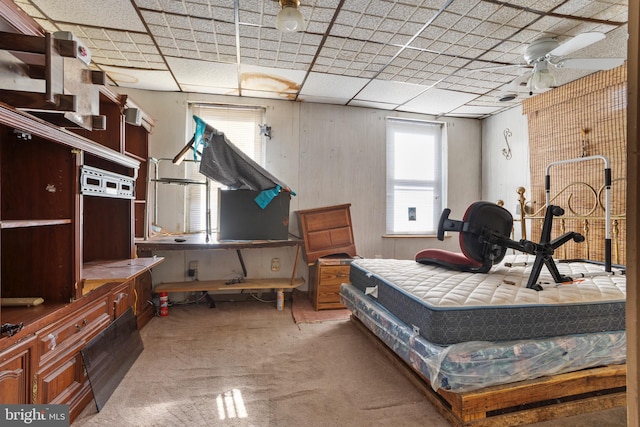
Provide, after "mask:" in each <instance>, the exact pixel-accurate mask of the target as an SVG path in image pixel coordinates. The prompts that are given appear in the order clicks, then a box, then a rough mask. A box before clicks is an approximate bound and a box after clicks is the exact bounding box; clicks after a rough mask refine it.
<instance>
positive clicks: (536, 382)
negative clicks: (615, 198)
mask: <svg viewBox="0 0 640 427" xmlns="http://www.w3.org/2000/svg"><path fill="white" fill-rule="evenodd" d="M519 192H520V190H519ZM594 193H595V194H597V195H598V197H600V194H602V192H600V191H595V192H594ZM520 194H521V197H522V193H520ZM525 205H526V202H523V201H522V199H521V206H522V207H523V208H524V207H525ZM534 216H535V215H534V214H530V217H534ZM568 216H570V215H567V217H568ZM526 219H527V218H526V217H525V213H524V209H523V214H522V217H521V220H522V221H525V220H526ZM580 220H584V221H593V219H588V220H587V219H584V218H581V219H580ZM617 220H620V218H616V221H617ZM564 221H565V218H562V220H561V222H560V227H564ZM607 221H610V219H609V218H607ZM592 223H593V222H592ZM607 228H608V227H607ZM584 229H585V230H588V229H589V227H584ZM524 230H525V227H523V232H524ZM607 232H608V230H607ZM587 237H589V236H587ZM610 243H611V242H608V243H607V244H610ZM618 243H619V242H615V244H616V247H617V245H618ZM594 246H595V245H594V244H593V243H592V244H591V247H592V248H593V247H594ZM607 252H608V253H609V254H610V253H611V251H610V250H608V251H607ZM616 253H617V251H616ZM534 258H535V257H533V256H532V255H531V254H526V253H525V254H523V253H519V252H518V251H510V252H509V253H508V254H507V255H505V256H504V259H501V260H500V262H499V263H496V265H493V266H492V268H491V270H490V271H489V272H487V273H477V272H464V271H455V270H451V269H448V268H445V267H442V266H438V265H424V264H421V263H419V262H416V260H396V259H356V260H354V261H353V262H352V263H351V269H350V283H344V284H342V285H341V290H340V296H341V301H342V302H343V304H344V305H345V306H346V307H347V308H349V309H350V310H351V311H352V313H353V314H352V318H353V319H354V321H355V322H356V323H357V324H358V325H359V327H361V329H363V331H365V332H366V333H368V335H370V337H372V338H373V339H374V340H376V341H377V342H379V344H380V347H381V348H383V350H385V351H386V352H387V353H388V354H389V355H390V357H392V358H396V359H397V361H400V362H401V365H404V367H406V368H408V371H410V373H411V374H412V375H415V376H416V377H417V378H418V379H419V381H422V382H423V384H424V388H425V394H427V395H430V396H431V397H432V399H430V400H431V401H432V402H433V403H435V404H436V405H437V406H440V409H441V413H443V415H445V417H447V418H448V419H449V420H450V421H452V423H453V424H455V425H475V424H477V425H492V423H493V422H495V425H505V424H504V423H507V424H508V425H515V424H521V423H523V422H535V421H541V420H543V419H549V418H553V417H556V416H562V415H569V414H571V413H577V412H583V411H593V410H597V409H602V408H608V407H612V406H620V405H624V404H626V395H625V384H626V383H625V374H626V366H625V363H626V334H625V306H626V276H625V274H624V273H625V270H624V266H622V265H619V264H613V265H612V264H611V261H610V260H608V261H605V262H593V261H590V260H579V259H572V260H564V261H559V260H554V261H553V265H554V266H555V268H556V269H557V271H559V272H560V274H561V275H562V276H563V277H568V278H571V280H567V281H565V282H563V283H558V281H557V280H554V277H553V274H551V271H547V270H542V271H541V272H540V275H539V277H538V281H537V284H538V285H539V287H536V288H535V289H533V288H530V287H528V286H527V281H528V279H529V277H530V273H531V268H532V264H533V263H534ZM549 270H551V269H549ZM434 396H435V397H434ZM510 396H518V398H517V399H518V400H513V399H512V398H511V397H510ZM428 397H429V396H428ZM465 402H466V403H465ZM558 405H564V406H563V409H560V408H559V407H558ZM550 406H553V407H554V409H553V410H552V409H550ZM523 411H526V414H523ZM509 414H510V415H509ZM514 414H517V416H516V415H514ZM509 417H511V418H509Z"/></svg>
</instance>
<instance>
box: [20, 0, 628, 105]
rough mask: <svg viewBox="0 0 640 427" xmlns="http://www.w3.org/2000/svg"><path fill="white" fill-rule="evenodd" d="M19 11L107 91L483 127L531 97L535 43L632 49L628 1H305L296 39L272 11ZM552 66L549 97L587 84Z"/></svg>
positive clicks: (92, 2)
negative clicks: (597, 37) (86, 54)
mask: <svg viewBox="0 0 640 427" xmlns="http://www.w3.org/2000/svg"><path fill="white" fill-rule="evenodd" d="M14 1H15V3H16V4H17V5H18V6H19V7H20V8H21V9H23V10H24V11H25V12H26V13H27V14H28V15H30V16H31V17H33V18H34V19H35V20H36V21H37V22H38V23H39V24H40V25H41V26H42V27H43V29H44V30H46V31H51V32H54V31H69V32H71V33H73V34H74V36H75V37H76V38H77V39H78V40H80V41H81V42H82V43H83V44H84V45H85V46H87V47H88V48H89V49H90V51H91V53H92V66H93V67H94V68H96V69H100V70H103V71H105V72H106V73H107V76H108V77H109V79H110V81H111V84H113V85H116V86H121V87H129V88H139V89H148V90H158V91H182V92H201V93H210V94H223V95H232V96H239V97H257V98H269V99H284V100H291V101H299V102H322V103H329V104H337V105H352V106H362V107H373V108H380V109H386V110H397V111H407V112H419V113H425V114H433V115H436V116H456V117H474V118H483V117H487V116H490V115H492V114H496V113H498V112H500V111H502V110H504V109H506V108H510V107H512V106H513V105H515V104H516V103H518V102H520V101H521V100H522V99H525V98H527V97H529V96H530V95H531V89H530V87H529V86H528V85H527V80H528V77H529V76H530V75H531V68H532V67H531V66H530V65H528V64H527V62H526V61H525V59H524V57H523V55H524V52H525V49H526V47H527V45H528V44H530V43H531V42H534V41H536V40H538V39H540V38H541V37H553V38H555V39H556V40H557V42H559V43H560V44H562V43H565V42H567V41H569V40H571V39H572V38H573V37H575V36H577V35H579V34H581V33H585V32H600V33H604V34H606V38H605V39H604V40H601V41H599V42H597V43H594V44H591V45H590V46H588V47H586V48H584V49H581V50H577V51H575V52H572V54H571V55H570V57H571V58H607V57H616V58H626V47H627V9H628V1H627V0H515V1H508V2H507V1H496V0H301V2H302V4H301V5H300V11H301V12H302V14H303V15H304V18H305V25H304V27H303V31H300V32H297V33H282V32H280V31H278V30H276V29H275V19H276V15H277V13H278V12H279V10H280V6H279V4H278V2H276V1H274V0H14ZM550 68H552V69H551V72H552V73H553V74H554V76H555V79H556V86H559V85H562V84H565V83H567V82H570V81H572V80H575V79H577V78H580V77H583V76H585V75H587V74H589V73H592V72H594V71H593V70H582V69H578V70H569V69H561V68H557V69H556V68H553V67H550ZM538 92H540V91H538V90H534V91H533V93H534V94H535V93H538ZM506 95H512V96H513V95H515V99H513V100H506V101H505V100H501V99H504V98H507V99H508V98H510V96H506Z"/></svg>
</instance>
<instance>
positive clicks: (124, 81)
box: [101, 66, 179, 92]
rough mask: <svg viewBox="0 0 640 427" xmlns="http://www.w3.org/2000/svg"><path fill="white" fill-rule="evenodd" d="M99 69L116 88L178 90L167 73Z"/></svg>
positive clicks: (110, 68) (104, 67) (116, 68)
mask: <svg viewBox="0 0 640 427" xmlns="http://www.w3.org/2000/svg"><path fill="white" fill-rule="evenodd" d="M101 68H102V70H103V71H104V72H105V73H106V74H107V76H108V77H109V78H110V79H111V80H112V81H114V82H115V83H116V84H117V85H118V86H122V87H129V88H135V89H146V90H160V91H169V92H175V91H178V90H179V88H178V85H176V82H175V81H174V80H173V77H172V76H171V73H169V72H168V71H161V70H156V71H153V70H139V69H130V68H119V67H111V66H102V67H101Z"/></svg>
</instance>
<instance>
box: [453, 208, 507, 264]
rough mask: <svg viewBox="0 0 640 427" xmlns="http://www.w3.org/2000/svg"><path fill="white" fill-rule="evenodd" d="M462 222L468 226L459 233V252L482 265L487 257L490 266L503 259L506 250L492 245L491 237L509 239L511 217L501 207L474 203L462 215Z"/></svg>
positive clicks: (503, 247) (495, 244)
mask: <svg viewBox="0 0 640 427" xmlns="http://www.w3.org/2000/svg"><path fill="white" fill-rule="evenodd" d="M463 222H464V223H466V224H468V226H467V227H466V228H467V230H466V231H465V230H464V229H463V230H462V231H460V236H459V242H460V250H461V251H462V253H463V254H464V255H465V256H466V257H467V258H471V259H473V260H475V261H477V262H479V263H484V262H485V261H486V260H487V257H490V258H491V263H492V264H497V263H499V262H500V261H502V259H503V258H504V256H505V254H506V252H507V248H506V247H505V246H502V245H499V244H497V243H492V242H491V238H492V237H503V238H509V236H510V235H511V230H512V229H513V216H512V215H511V213H510V212H509V211H508V210H506V209H505V208H503V207H502V206H499V205H496V204H495V203H491V202H475V203H473V204H471V205H470V206H469V207H468V208H467V211H466V212H465V214H464V217H463Z"/></svg>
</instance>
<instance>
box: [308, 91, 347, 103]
mask: <svg viewBox="0 0 640 427" xmlns="http://www.w3.org/2000/svg"><path fill="white" fill-rule="evenodd" d="M297 100H298V101H302V102H317V103H319V104H333V105H346V104H347V103H348V102H349V98H330V97H324V96H315V95H303V94H300V95H299V96H298V98H297Z"/></svg>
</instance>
